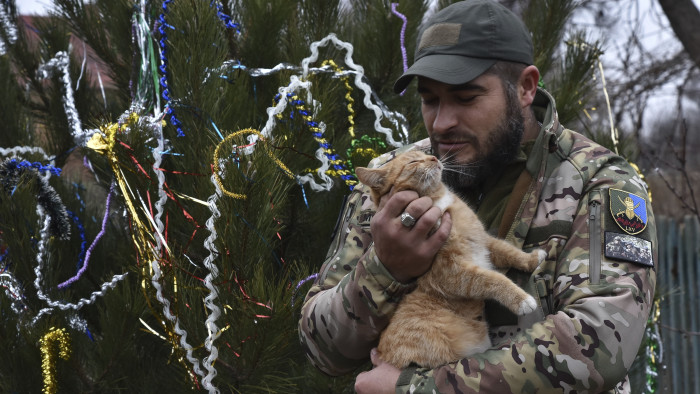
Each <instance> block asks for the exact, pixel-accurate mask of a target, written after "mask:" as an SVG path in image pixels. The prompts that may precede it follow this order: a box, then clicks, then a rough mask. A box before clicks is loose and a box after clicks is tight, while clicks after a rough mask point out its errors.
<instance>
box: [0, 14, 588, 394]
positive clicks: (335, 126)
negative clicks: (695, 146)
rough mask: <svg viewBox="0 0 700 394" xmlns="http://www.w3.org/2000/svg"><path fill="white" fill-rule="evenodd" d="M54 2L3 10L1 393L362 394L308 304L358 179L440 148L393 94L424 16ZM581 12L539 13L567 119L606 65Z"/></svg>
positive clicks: (551, 82) (536, 32) (409, 100)
mask: <svg viewBox="0 0 700 394" xmlns="http://www.w3.org/2000/svg"><path fill="white" fill-rule="evenodd" d="M442 3H445V2H441V4H440V6H444V5H445V4H442ZM54 4H55V7H56V8H55V12H54V13H52V14H51V16H50V17H48V18H33V19H32V20H28V19H21V18H19V17H18V15H17V11H16V7H15V5H14V2H13V1H12V0H9V1H8V0H5V1H3V3H2V10H3V12H4V13H5V14H6V15H7V18H0V22H1V23H2V24H3V29H2V31H0V38H1V39H2V43H3V44H4V46H3V47H2V48H4V51H5V53H4V54H3V55H2V56H0V70H1V71H3V72H4V73H3V75H11V76H12V78H6V79H4V80H3V81H2V82H0V89H2V91H1V92H0V94H2V99H0V100H1V102H2V106H1V107H0V114H2V115H3V117H2V119H3V121H4V127H3V132H2V133H0V146H2V150H1V151H0V153H2V157H0V159H2V160H3V162H2V164H1V166H0V176H1V177H2V183H1V185H2V187H1V188H0V199H1V202H0V283H2V285H3V290H4V294H3V295H2V296H0V313H1V314H2V318H3V324H2V325H0V338H2V339H1V340H0V346H2V347H1V348H0V349H1V350H2V351H3V353H4V354H6V355H9V357H2V358H0V389H1V390H0V391H3V392H39V391H40V390H42V388H46V389H48V390H49V391H51V390H52V389H57V390H58V391H65V392H116V391H122V392H149V393H152V392H196V391H213V390H214V388H218V389H219V390H220V391H221V392H242V393H252V392H304V393H311V392H351V391H352V382H353V376H347V377H343V378H335V379H331V378H328V377H325V376H323V375H322V374H321V373H320V372H318V371H316V370H315V369H314V368H313V367H312V366H310V364H309V363H308V362H307V361H306V359H305V355H304V351H303V349H301V347H300V345H299V342H298V337H297V329H296V324H297V320H298V318H299V308H300V305H301V302H302V300H303V297H304V295H305V292H306V290H307V289H308V285H309V283H310V280H311V279H310V278H313V274H314V273H315V272H316V271H317V270H318V268H319V267H320V263H321V262H322V261H323V259H324V257H325V254H326V251H327V250H328V247H329V243H330V236H329V235H330V234H331V233H332V231H333V229H334V225H335V223H336V218H337V216H338V211H339V209H340V207H341V205H342V202H343V196H345V195H347V194H348V192H349V190H351V189H352V187H353V186H354V184H355V183H356V180H355V178H354V175H353V169H354V168H355V167H357V166H361V165H365V164H366V163H367V162H368V161H369V160H370V159H371V158H372V157H374V156H376V155H378V154H381V153H383V152H386V151H389V150H391V149H394V148H395V147H396V146H399V145H401V144H406V143H410V142H413V141H416V140H417V139H419V138H423V137H424V136H425V131H424V130H423V128H422V122H421V119H420V107H419V99H418V96H417V95H416V93H415V92H414V91H415V89H411V88H409V89H408V90H407V92H406V93H405V94H403V95H396V94H394V93H393V92H392V91H391V86H392V84H393V81H394V80H395V79H396V78H397V77H398V76H400V75H401V73H402V72H403V65H404V64H405V63H404V62H405V61H407V60H409V61H410V59H411V58H412V54H413V50H414V48H415V40H416V30H417V28H418V26H419V24H420V22H421V20H422V18H423V15H424V14H425V13H426V12H428V10H429V8H428V5H427V4H422V3H421V2H419V1H415V2H413V1H411V2H402V3H401V4H398V6H397V7H396V8H395V12H392V4H391V3H390V2H388V1H384V0H357V1H352V2H344V1H340V0H297V1H289V0H274V1H273V0H270V1H262V0H230V1H224V2H219V1H207V0H191V1H173V0H165V1H146V0H141V1H131V0H96V1H95V2H94V3H90V4H85V3H84V2H83V1H82V0H54ZM573 7H574V2H573V1H549V0H533V1H531V2H530V5H529V8H528V9H527V10H526V12H525V13H524V18H525V19H526V21H527V23H528V25H529V27H530V28H531V29H532V30H533V38H534V42H535V47H536V52H537V53H536V59H537V65H538V66H539V67H540V68H541V69H542V70H543V71H546V73H545V76H544V83H545V85H546V86H547V87H548V88H550V90H552V91H553V92H554V93H555V96H557V95H558V97H559V101H558V105H559V108H560V116H561V118H562V119H564V120H565V121H566V120H569V119H575V118H577V116H578V114H580V112H581V109H582V108H583V105H584V104H585V100H586V98H587V94H588V93H589V92H590V89H591V84H592V78H591V72H592V68H591V66H592V65H593V64H594V62H595V59H596V56H597V54H598V50H599V49H598V47H597V44H596V43H589V42H587V40H586V38H585V36H584V35H582V34H578V33H577V34H573V35H568V36H564V33H563V32H564V31H565V27H566V21H567V19H568V17H569V16H570V13H571V11H572V10H573ZM398 13H400V14H401V15H403V16H405V18H406V21H407V24H406V26H404V22H403V20H402V19H401V18H400V17H399V14H398ZM403 29H405V30H403ZM403 31H405V33H402V32H403ZM331 33H333V35H330V34H331ZM402 34H405V35H404V36H403V39H404V42H405V50H406V53H407V59H405V58H404V57H403V55H402V46H401V43H402V40H401V37H402ZM562 42H568V43H569V45H566V44H564V45H563V47H564V48H565V51H564V53H562V52H561V50H560V48H561V47H562ZM38 147H40V148H41V149H38ZM59 169H60V170H61V172H60V176H57V175H58V173H59ZM311 180H313V181H311ZM61 347H65V348H66V349H69V350H70V356H69V357H68V358H67V359H62V358H60V357H59V355H60V354H59V348H61ZM358 372H359V371H358ZM47 379H48V380H47ZM51 379H53V380H51Z"/></svg>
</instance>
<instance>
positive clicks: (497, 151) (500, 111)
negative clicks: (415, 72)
mask: <svg viewBox="0 0 700 394" xmlns="http://www.w3.org/2000/svg"><path fill="white" fill-rule="evenodd" d="M418 93H419V94H420V95H421V102H422V104H421V111H422V113H423V121H424V122H425V127H426V129H427V130H428V135H429V136H430V141H431V145H432V148H433V153H434V154H435V155H436V156H437V157H438V158H439V159H440V160H442V161H443V163H444V164H445V165H446V168H445V172H444V179H445V180H446V181H447V182H448V184H450V185H452V186H455V187H459V188H462V187H471V186H474V185H478V184H480V183H481V182H483V181H484V180H485V179H486V178H487V177H489V176H493V175H495V174H496V173H497V172H498V170H500V168H502V167H503V166H504V165H506V164H508V163H509V162H510V161H512V160H513V158H514V157H515V156H516V155H517V153H518V147H519V145H520V140H521V139H522V134H523V130H524V122H523V116H522V110H521V108H520V105H519V101H518V98H517V91H515V92H507V91H506V90H505V89H504V88H503V84H502V83H501V80H500V78H499V77H497V76H495V75H491V74H483V75H481V76H479V77H477V78H475V79H474V80H472V81H470V82H468V83H466V84H463V85H448V84H445V83H442V82H438V81H435V80H432V79H428V78H420V77H419V80H418Z"/></svg>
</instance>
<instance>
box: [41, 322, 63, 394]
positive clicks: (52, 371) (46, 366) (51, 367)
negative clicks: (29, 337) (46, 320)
mask: <svg viewBox="0 0 700 394" xmlns="http://www.w3.org/2000/svg"><path fill="white" fill-rule="evenodd" d="M54 342H58V345H56V346H58V356H59V357H61V358H62V359H64V360H68V358H69V357H70V337H69V336H68V333H67V332H66V329H65V328H55V327H51V329H49V332H48V333H47V334H45V335H44V336H43V337H41V339H40V340H39V348H40V349H41V372H42V375H43V377H44V389H43V392H44V393H45V394H55V393H56V391H57V390H58V387H57V386H58V382H57V381H56V353H55V352H53V351H52V349H53V348H54V346H53V345H54Z"/></svg>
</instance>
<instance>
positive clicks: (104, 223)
mask: <svg viewBox="0 0 700 394" xmlns="http://www.w3.org/2000/svg"><path fill="white" fill-rule="evenodd" d="M112 194H114V183H112V185H111V186H110V187H109V194H107V202H106V203H105V216H104V217H103V218H102V229H101V230H100V232H99V233H98V234H97V236H96V237H95V240H94V241H92V244H91V245H90V247H89V248H88V250H87V252H86V253H85V261H84V262H83V266H82V268H80V270H79V271H78V273H77V274H76V275H75V276H74V277H72V278H70V279H68V280H67V281H65V282H63V283H61V284H59V285H58V288H59V289H63V288H64V287H66V286H68V285H71V284H73V282H75V281H76V280H78V279H80V277H81V276H82V275H83V273H85V271H86V270H87V266H88V261H90V255H91V254H92V250H93V249H94V248H95V246H97V242H99V240H100V238H102V236H103V235H105V230H106V228H107V219H108V218H109V207H110V205H111V204H112Z"/></svg>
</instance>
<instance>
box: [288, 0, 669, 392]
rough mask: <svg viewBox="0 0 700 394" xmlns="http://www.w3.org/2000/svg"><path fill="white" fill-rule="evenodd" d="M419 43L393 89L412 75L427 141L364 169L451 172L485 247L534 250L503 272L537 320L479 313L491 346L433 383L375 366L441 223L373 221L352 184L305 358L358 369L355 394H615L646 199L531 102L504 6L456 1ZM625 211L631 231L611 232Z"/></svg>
mask: <svg viewBox="0 0 700 394" xmlns="http://www.w3.org/2000/svg"><path fill="white" fill-rule="evenodd" d="M418 40H419V41H418V46H417V49H416V53H415V62H414V64H413V65H412V66H411V68H409V69H408V70H407V71H406V72H405V73H404V75H403V76H401V78H399V79H398V80H397V82H396V83H395V85H394V91H396V92H400V91H402V90H403V89H404V88H405V87H406V86H407V85H408V84H409V82H410V81H411V79H413V78H414V77H417V80H418V92H419V93H420V95H421V98H422V115H423V119H424V123H425V126H426V129H427V131H428V135H429V138H428V139H426V140H423V141H420V142H417V143H415V144H413V145H410V146H407V147H404V148H401V149H399V151H397V152H392V153H390V154H386V155H383V156H380V157H379V158H377V159H375V160H373V162H372V163H370V166H380V165H382V164H383V163H385V162H387V161H388V160H391V159H392V157H394V156H395V155H396V154H397V153H400V152H401V151H403V150H407V149H424V150H426V151H429V152H432V154H434V155H436V156H437V157H439V158H441V159H443V160H444V161H446V162H447V163H448V164H449V165H448V167H450V166H451V167H452V168H455V166H457V167H459V173H456V172H450V171H445V176H444V181H445V182H446V183H447V184H448V185H449V186H450V187H451V188H452V189H453V190H455V191H456V192H457V193H458V194H459V195H460V196H461V197H462V198H463V199H464V200H465V201H467V202H468V203H469V204H470V206H471V207H472V208H473V209H475V210H476V211H477V214H478V216H479V218H480V220H481V221H482V222H483V223H484V225H485V226H486V227H487V229H489V231H490V232H491V233H492V234H494V235H497V236H499V237H502V238H504V239H506V240H507V241H509V242H511V243H513V244H514V245H517V246H518V247H520V248H522V249H523V250H526V251H530V250H532V249H534V248H540V249H543V250H545V251H546V252H547V258H546V260H545V261H544V262H542V263H541V264H540V266H539V267H538V268H537V269H536V270H535V271H534V272H532V273H525V272H519V271H516V270H510V271H509V272H508V273H507V275H508V276H509V277H510V278H511V279H513V280H514V281H516V283H518V284H519V285H520V286H521V287H522V288H523V289H525V290H526V291H527V292H528V293H529V294H531V295H532V296H533V297H534V298H535V299H536V300H537V301H538V308H537V309H536V310H535V311H534V312H532V313H529V314H527V315H524V316H515V315H514V314H512V313H511V312H509V311H508V310H506V309H505V308H501V307H499V305H498V304H495V303H487V308H486V319H487V321H488V323H489V326H490V328H491V338H492V345H493V346H492V347H491V348H490V349H489V350H487V351H485V352H483V353H480V354H476V355H474V356H470V357H468V358H465V359H463V360H458V361H456V362H453V363H449V364H446V365H444V366H441V367H438V368H435V369H432V370H431V369H426V368H421V367H419V366H415V367H409V368H406V369H404V370H398V369H396V368H394V367H392V366H390V365H389V364H386V363H384V362H383V361H382V360H381V359H379V358H378V357H377V355H376V351H374V350H373V347H375V346H376V344H377V342H378V338H379V335H380V333H381V331H382V329H383V328H384V327H386V325H387V323H388V321H389V319H390V318H391V315H392V312H393V311H394V310H395V308H396V306H397V303H398V302H400V300H401V298H402V296H403V295H404V294H406V293H407V292H410V291H411V289H412V288H413V284H414V281H415V279H416V278H417V277H419V276H420V275H421V274H423V273H424V272H426V271H427V270H428V269H429V268H430V265H431V262H432V259H433V257H434V256H435V254H436V252H437V251H438V249H439V248H440V247H441V245H442V244H443V243H444V241H445V239H446V238H447V235H448V234H449V231H450V229H451V220H450V217H449V215H448V214H446V215H443V217H442V220H441V225H440V226H439V228H438V230H437V231H434V232H433V231H431V230H433V227H434V226H435V225H436V223H437V222H438V219H439V218H440V211H439V209H438V208H436V207H433V206H432V201H430V200H429V199H427V198H417V195H416V194H415V193H414V192H412V191H402V192H399V193H396V194H394V195H393V196H391V197H390V198H388V199H385V200H383V201H381V203H380V206H379V207H375V206H374V205H373V204H372V202H371V201H370V199H369V193H368V189H367V188H366V187H364V186H362V185H359V186H358V187H356V188H355V189H354V191H353V192H352V193H351V195H350V196H349V198H348V201H347V203H346V205H345V207H344V208H343V211H342V213H341V220H340V227H339V229H338V230H337V231H336V232H335V235H334V239H333V242H332V245H331V248H330V250H329V252H328V255H327V259H326V261H325V262H324V264H323V266H322V267H321V270H320V272H319V275H318V277H317V279H316V282H315V283H314V285H313V287H312V288H311V289H310V290H309V292H308V294H307V296H306V299H305V303H304V307H303V310H302V316H301V319H300V321H299V332H300V339H301V341H302V343H303V345H304V346H305V347H306V349H307V354H308V356H309V359H310V360H311V361H312V362H313V363H314V365H316V366H317V367H318V368H319V369H321V370H322V371H324V372H326V373H328V374H331V375H341V374H347V373H350V372H352V371H353V370H355V369H356V368H358V367H359V366H361V365H363V364H364V363H365V362H366V361H367V360H368V358H370V359H371V361H372V363H373V365H374V368H372V369H371V370H369V371H365V372H362V373H360V374H359V375H358V377H357V380H356V382H355V389H356V390H357V391H358V392H360V393H370V392H371V393H393V392H397V393H432V392H462V393H468V392H470V393H471V392H481V393H486V392H494V393H505V392H540V393H542V392H591V393H593V392H629V391H630V386H629V381H628V379H627V377H626V375H627V371H628V369H629V368H630V366H631V364H632V362H633V360H634V358H635V356H636V354H637V350H638V348H639V345H640V342H641V340H642V337H643V335H644V329H645V325H646V321H647V317H648V315H649V311H650V308H651V306H652V302H653V296H654V285H655V282H656V273H655V269H654V263H653V262H654V261H656V260H657V252H656V250H651V248H652V246H653V247H655V246H656V228H655V225H654V218H653V214H652V212H651V209H650V207H649V204H647V201H646V198H645V196H647V195H648V194H647V190H646V185H645V184H644V182H643V181H642V180H641V179H640V177H639V176H638V175H637V173H636V172H635V170H634V169H633V168H632V167H631V166H630V165H629V164H628V163H627V162H626V161H625V160H624V159H623V158H621V157H619V156H617V155H615V154H613V153H612V152H610V151H609V150H607V149H605V148H603V147H601V146H600V145H598V144H596V143H594V142H593V141H591V140H589V139H587V138H585V137H583V136H582V135H580V134H577V133H575V132H573V131H571V130H568V129H566V128H564V127H563V126H562V125H561V124H560V123H559V121H558V118H557V112H556V108H555V105H554V99H553V98H552V97H551V96H550V95H549V93H547V92H546V91H544V90H543V89H540V88H538V81H539V71H538V69H537V68H536V67H535V66H533V65H532V63H533V58H532V57H533V54H532V52H533V50H532V43H531V39H530V34H529V32H528V31H527V29H526V28H525V26H524V25H523V23H522V21H521V20H520V19H519V18H518V17H516V16H515V15H513V14H512V13H511V12H510V11H508V10H507V9H506V8H504V7H502V6H501V5H499V4H498V3H495V2H492V1H488V0H470V1H465V2H459V3H455V4H453V5H451V6H449V7H446V8H444V9H443V10H441V11H440V12H438V13H436V14H435V15H434V16H433V17H432V18H431V19H430V20H429V21H428V22H427V23H426V24H425V26H424V27H423V28H422V29H421V31H420V33H419V38H418ZM628 198H629V199H634V200H633V202H634V205H633V206H632V207H626V206H625V201H627V199H628ZM621 201H622V203H621ZM620 204H623V205H622V206H621V205H620ZM628 208H634V212H635V215H636V216H635V218H637V219H639V221H641V225H640V224H639V222H635V223H634V226H629V225H628V224H629V223H627V222H625V221H617V220H615V215H616V214H617V213H618V212H620V211H621V210H623V209H628ZM375 212H376V214H375ZM635 220H636V219H635ZM606 233H607V234H608V235H611V236H610V237H609V239H611V240H612V239H615V238H616V237H615V236H614V235H615V234H624V236H626V237H632V236H633V237H638V238H639V239H641V240H644V241H643V242H640V245H645V248H647V249H648V250H644V251H643V253H649V254H650V256H652V257H651V258H648V259H643V258H640V256H632V257H631V258H630V257H628V256H619V254H618V255H612V254H611V255H607V254H606V244H605V243H606V241H605V239H606V237H605V234H606ZM613 233H615V234H613Z"/></svg>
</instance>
